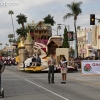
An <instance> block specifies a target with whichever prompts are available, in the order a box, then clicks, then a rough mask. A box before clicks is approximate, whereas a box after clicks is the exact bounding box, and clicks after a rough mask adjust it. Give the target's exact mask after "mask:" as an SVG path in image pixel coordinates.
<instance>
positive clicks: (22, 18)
mask: <svg viewBox="0 0 100 100" xmlns="http://www.w3.org/2000/svg"><path fill="white" fill-rule="evenodd" d="M16 17H17V22H18V24H21V25H22V28H23V29H24V28H25V27H24V23H26V22H27V17H26V16H25V15H24V14H21V13H20V15H17V16H16Z"/></svg>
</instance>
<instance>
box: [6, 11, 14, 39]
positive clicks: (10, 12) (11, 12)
mask: <svg viewBox="0 0 100 100" xmlns="http://www.w3.org/2000/svg"><path fill="white" fill-rule="evenodd" d="M8 14H10V15H11V20H12V26H13V32H14V39H15V31H14V24H13V18H12V14H14V12H13V11H12V10H9V12H8Z"/></svg>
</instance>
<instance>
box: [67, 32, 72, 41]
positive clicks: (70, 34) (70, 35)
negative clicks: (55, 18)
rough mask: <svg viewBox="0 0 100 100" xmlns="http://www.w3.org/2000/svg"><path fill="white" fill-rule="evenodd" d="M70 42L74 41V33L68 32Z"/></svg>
mask: <svg viewBox="0 0 100 100" xmlns="http://www.w3.org/2000/svg"><path fill="white" fill-rule="evenodd" d="M68 41H73V31H69V32H68Z"/></svg>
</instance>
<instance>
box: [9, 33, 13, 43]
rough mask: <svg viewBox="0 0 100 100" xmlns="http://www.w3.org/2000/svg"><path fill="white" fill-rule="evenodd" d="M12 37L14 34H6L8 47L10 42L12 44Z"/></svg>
mask: <svg viewBox="0 0 100 100" xmlns="http://www.w3.org/2000/svg"><path fill="white" fill-rule="evenodd" d="M13 37H14V34H8V38H9V43H10V45H11V42H13Z"/></svg>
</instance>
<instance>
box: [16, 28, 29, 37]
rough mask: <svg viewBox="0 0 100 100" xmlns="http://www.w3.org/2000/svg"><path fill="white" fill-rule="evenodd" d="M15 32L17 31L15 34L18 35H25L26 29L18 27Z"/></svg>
mask: <svg viewBox="0 0 100 100" xmlns="http://www.w3.org/2000/svg"><path fill="white" fill-rule="evenodd" d="M16 32H17V35H20V37H26V36H27V32H28V29H23V28H19V29H17V30H16Z"/></svg>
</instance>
